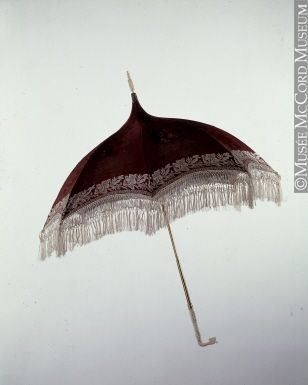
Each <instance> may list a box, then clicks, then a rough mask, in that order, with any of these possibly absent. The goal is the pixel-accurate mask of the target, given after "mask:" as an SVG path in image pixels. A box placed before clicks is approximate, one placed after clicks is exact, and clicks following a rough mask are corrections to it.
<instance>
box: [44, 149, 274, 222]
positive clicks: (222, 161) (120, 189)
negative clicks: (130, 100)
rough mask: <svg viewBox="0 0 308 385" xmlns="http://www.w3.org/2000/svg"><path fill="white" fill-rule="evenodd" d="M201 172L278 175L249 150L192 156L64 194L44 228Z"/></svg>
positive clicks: (152, 191) (153, 192)
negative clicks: (104, 200) (117, 197)
mask: <svg viewBox="0 0 308 385" xmlns="http://www.w3.org/2000/svg"><path fill="white" fill-rule="evenodd" d="M202 169H209V170H211V171H215V170H217V171H219V170H232V169H234V170H239V171H244V172H248V173H249V171H250V170H251V169H257V170H262V171H268V172H272V173H275V174H277V175H278V173H277V172H276V171H274V170H273V169H272V168H271V167H270V166H269V165H268V164H267V163H266V162H265V161H264V159H263V158H261V157H260V156H259V155H258V154H256V153H255V152H251V151H241V150H234V151H231V152H226V153H212V154H203V155H193V156H189V157H184V158H181V159H178V160H176V161H175V162H173V163H168V164H167V165H165V166H164V167H162V168H160V169H158V170H156V171H154V172H153V173H152V174H128V175H119V176H115V177H113V178H109V179H107V180H104V181H102V182H100V183H98V184H96V185H93V186H91V187H89V188H87V189H86V190H83V191H81V192H79V193H77V194H74V195H73V196H71V197H69V195H67V196H66V197H64V198H63V199H62V200H61V201H60V202H58V203H57V204H56V205H55V206H54V207H53V208H52V209H51V210H50V213H49V215H48V218H47V221H46V224H45V226H44V227H46V226H47V225H48V223H49V222H51V221H52V220H53V218H55V217H58V216H59V215H63V213H64V212H65V213H66V214H68V213H71V212H74V211H76V210H77V209H79V208H80V207H82V206H84V205H86V204H88V203H91V202H92V201H93V200H96V199H98V198H101V197H103V196H108V195H110V194H114V193H117V194H118V193H132V192H134V193H139V194H144V195H147V196H153V195H155V193H156V191H157V190H159V189H160V188H162V187H164V186H166V185H167V184H169V183H170V182H172V181H173V180H174V179H177V178H179V177H181V176H182V175H185V174H187V173H189V172H192V171H195V170H202Z"/></svg>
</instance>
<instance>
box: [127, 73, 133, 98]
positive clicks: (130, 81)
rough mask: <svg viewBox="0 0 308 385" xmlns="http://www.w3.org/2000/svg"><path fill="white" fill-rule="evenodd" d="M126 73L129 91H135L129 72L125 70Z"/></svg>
mask: <svg viewBox="0 0 308 385" xmlns="http://www.w3.org/2000/svg"><path fill="white" fill-rule="evenodd" d="M126 74H127V80H128V85H129V89H130V92H131V93H134V92H135V87H134V83H133V81H132V78H131V76H130V73H129V72H128V71H126Z"/></svg>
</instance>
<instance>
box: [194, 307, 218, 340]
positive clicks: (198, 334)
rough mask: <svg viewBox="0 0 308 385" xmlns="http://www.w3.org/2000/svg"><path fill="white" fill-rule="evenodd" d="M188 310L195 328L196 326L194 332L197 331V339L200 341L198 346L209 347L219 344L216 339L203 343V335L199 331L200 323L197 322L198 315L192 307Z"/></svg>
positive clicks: (212, 338) (211, 338)
mask: <svg viewBox="0 0 308 385" xmlns="http://www.w3.org/2000/svg"><path fill="white" fill-rule="evenodd" d="M188 309H189V313H190V316H191V320H192V323H193V326H194V330H195V334H196V338H197V341H198V345H199V346H208V345H214V344H217V343H218V341H217V340H216V337H210V338H209V340H208V341H207V342H203V341H202V337H201V333H200V330H199V326H198V322H197V317H196V314H195V312H194V309H193V308H192V307H189V308H188Z"/></svg>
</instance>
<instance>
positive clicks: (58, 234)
mask: <svg viewBox="0 0 308 385" xmlns="http://www.w3.org/2000/svg"><path fill="white" fill-rule="evenodd" d="M64 199H66V201H67V197H66V198H64ZM257 199H260V200H267V201H273V202H275V203H276V204H278V205H280V203H281V199H282V194H281V185H280V176H279V175H278V174H277V173H275V172H270V171H264V170H261V169H260V170H259V169H255V168H254V169H248V172H243V171H238V170H215V171H208V170H207V171H197V172H193V173H190V174H188V175H185V176H181V177H180V178H179V179H177V180H175V181H173V182H172V183H170V184H169V185H167V186H165V187H163V188H161V189H160V190H159V191H158V192H156V193H155V195H154V196H153V197H149V196H145V195H142V194H138V193H125V194H115V195H109V196H106V197H104V198H100V199H98V200H96V201H94V202H92V203H90V204H88V205H85V206H84V207H82V208H80V209H78V210H77V211H76V212H74V213H72V214H70V215H69V216H67V217H65V218H62V214H61V212H60V213H58V214H56V215H55V216H54V217H53V218H52V219H51V220H50V221H49V222H47V223H46V224H45V227H44V229H43V230H42V232H41V233H40V258H41V259H42V260H44V259H45V258H47V257H48V256H50V255H51V254H52V253H53V252H55V253H56V255H57V256H62V255H64V254H65V253H66V252H67V251H68V250H72V249H73V248H74V247H75V246H82V245H85V244H87V243H89V242H92V241H94V240H97V239H100V238H101V237H103V236H104V235H107V234H112V233H116V232H120V231H136V230H139V231H142V232H144V233H146V234H148V235H153V234H155V233H156V232H157V231H158V230H159V229H161V228H163V227H165V226H166V225H167V223H166V218H165V216H164V212H163V210H162V205H164V208H165V211H166V216H167V220H168V221H169V222H172V221H174V220H175V219H177V218H181V217H183V216H185V215H186V214H189V213H193V212H196V211H199V210H207V209H217V208H219V207H222V206H233V207H235V208H236V209H238V210H240V208H241V206H248V207H250V208H253V207H254V206H255V204H256V200H257Z"/></svg>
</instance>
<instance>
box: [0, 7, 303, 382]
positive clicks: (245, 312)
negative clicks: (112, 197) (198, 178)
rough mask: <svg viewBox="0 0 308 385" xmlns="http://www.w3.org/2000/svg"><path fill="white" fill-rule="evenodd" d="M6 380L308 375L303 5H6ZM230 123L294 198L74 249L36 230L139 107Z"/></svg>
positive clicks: (0, 154) (0, 340)
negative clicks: (296, 101)
mask: <svg viewBox="0 0 308 385" xmlns="http://www.w3.org/2000/svg"><path fill="white" fill-rule="evenodd" d="M0 19H1V20H0V39H1V42H0V43H1V60H0V98H1V100H0V130H1V141H0V199H1V201H0V202H1V203H0V205H1V223H0V226H1V229H0V231H1V232H0V234H1V242H0V250H1V255H0V300H1V302H0V303H1V314H0V384H1V385H42V384H44V385H55V384H56V385H68V384H74V385H85V384H89V385H98V384H106V385H121V384H125V385H144V384H147V385H154V384H168V385H190V384H191V385H278V384H279V385H307V383H308V369H307V359H308V348H307V345H308V333H307V325H308V299H307V289H308V279H307V277H308V276H307V268H308V262H307V251H308V235H307V229H308V226H307V222H308V221H307V215H308V211H307V209H308V195H307V194H294V193H293V176H292V172H293V142H292V140H293V116H292V114H293V72H292V71H293V2H292V1H288V0H280V1H278V0H275V1H274V0H258V1H252V0H237V1H236V0H233V1H231V0H221V1H215V0H203V1H197V0H189V1H188V0H187V1H184V0H164V1H163V0H155V1H146V0H144V1H139V0H134V1H129V0H118V1H104V0H101V1H99V0H89V1H81V0H74V1H72V0H58V1H56V0H40V1H39V0H33V1H31V0H20V1H17V0H7V1H6V0H1V1H0ZM127 69H129V70H130V71H131V75H132V77H133V80H134V82H135V86H136V91H137V94H138V98H139V100H140V102H141V104H142V106H143V107H144V109H145V110H146V111H148V112H149V113H151V114H153V115H158V116H165V117H178V118H187V119H192V120H199V121H202V122H207V123H210V124H213V125H216V126H218V127H221V128H223V129H225V130H227V131H229V132H230V133H232V134H233V135H235V136H237V137H238V138H240V139H241V140H243V141H244V142H246V143H247V144H248V145H249V146H250V147H252V148H253V149H254V150H255V151H256V152H257V153H258V154H260V155H261V156H262V157H263V158H264V159H265V160H266V161H267V162H268V163H269V164H270V165H271V166H272V167H273V168H274V169H275V170H277V171H278V172H279V173H280V175H281V177H282V188H283V202H282V205H281V206H280V207H278V206H276V205H275V204H274V203H265V202H258V205H257V207H256V208H255V209H254V210H251V209H248V208H245V209H242V211H241V212H237V211H236V210H233V209H231V208H230V209H222V210H219V211H212V212H211V211H210V212H199V213H196V214H193V215H188V216H187V217H185V218H182V219H179V220H177V221H175V222H174V223H173V224H172V229H173V232H174V237H175V241H176V244H177V247H178V252H179V255H180V257H181V260H182V264H183V269H184V272H185V274H186V278H187V282H188V286H189V288H190V291H191V297H192V300H193V302H194V305H195V310H196V312H197V314H198V317H199V324H200V329H201V332H202V334H203V336H204V339H207V338H208V337H209V336H217V339H218V341H219V343H218V344H217V345H215V346H210V347H207V348H200V347H199V346H198V345H197V344H196V341H195V336H194V334H193V330H192V325H191V321H190V318H189V314H188V312H187V308H186V303H185V298H184V294H183V290H182V287H181V283H180V279H179V276H178V273H177V269H176V264H175V260H174V256H173V252H172V248H171V243H170V239H169V237H168V232H167V230H166V229H164V230H160V231H159V232H158V233H157V234H156V235H155V236H153V237H149V236H146V235H144V234H143V233H140V232H123V233H119V234H116V235H111V236H107V237H104V238H103V239H101V240H99V241H96V242H93V243H92V244H89V245H87V246H85V247H82V248H76V249H75V250H74V251H73V252H71V253H68V254H67V255H66V256H65V257H63V258H56V257H51V258H49V259H48V260H46V261H44V262H41V261H39V257H38V248H39V238H38V235H39V232H40V230H41V228H42V226H43V224H44V222H45V220H46V217H47V214H48V212H49V209H50V207H51V204H52V203H53V201H54V199H55V197H56V195H57V193H58V191H59V189H60V187H61V186H62V183H63V182H64V180H65V179H66V177H67V176H68V174H69V172H70V171H71V170H72V169H73V167H74V166H75V165H76V163H77V162H78V161H79V160H80V159H81V158H82V157H83V156H84V155H85V154H86V153H88V152H89V151H90V150H91V149H92V148H94V147H95V146H96V145H97V144H98V143H100V142H101V141H103V140H104V139H105V138H107V137H108V136H109V135H111V134H112V133H113V132H115V131H116V130H118V129H119V128H120V127H121V126H122V125H123V124H124V122H125V121H126V119H127V118H128V116H129V113H130V108H131V99H130V93H129V88H128V85H127V81H126V74H125V71H126V70H127Z"/></svg>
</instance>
